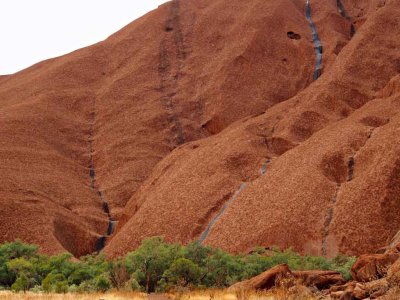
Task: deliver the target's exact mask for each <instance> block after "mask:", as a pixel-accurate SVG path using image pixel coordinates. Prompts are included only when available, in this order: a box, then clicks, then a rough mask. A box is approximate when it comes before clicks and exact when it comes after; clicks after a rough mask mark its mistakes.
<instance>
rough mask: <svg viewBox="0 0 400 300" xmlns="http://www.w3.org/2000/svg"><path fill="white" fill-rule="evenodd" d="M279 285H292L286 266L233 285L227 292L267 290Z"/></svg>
mask: <svg viewBox="0 0 400 300" xmlns="http://www.w3.org/2000/svg"><path fill="white" fill-rule="evenodd" d="M281 285H285V286H293V285H294V276H293V273H292V271H290V269H289V266H288V265H287V264H281V265H278V266H275V267H273V268H271V269H269V270H267V271H265V272H263V273H261V274H260V275H258V276H256V277H253V278H251V279H249V280H245V281H241V282H238V283H235V284H234V285H232V286H231V287H230V288H229V290H250V289H252V290H254V289H255V290H268V289H271V288H273V287H275V286H281Z"/></svg>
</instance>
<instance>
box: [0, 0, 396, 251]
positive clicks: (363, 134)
mask: <svg viewBox="0 0 400 300" xmlns="http://www.w3.org/2000/svg"><path fill="white" fill-rule="evenodd" d="M309 9H310V11H311V15H310V14H308V13H307V12H308V11H309ZM399 30H400V2H399V1H397V0H386V1H375V0H362V1H350V0H342V1H336V0H311V1H303V0H282V1H274V0H268V1H266V0H252V1H239V0H232V1H226V0H213V1H211V0H180V1H179V0H175V1H170V2H168V3H166V4H164V5H162V6H160V7H159V8H158V9H157V10H155V11H152V12H150V13H149V14H147V15H145V16H144V17H142V18H140V19H138V20H136V21H134V22H132V23H131V24H130V25H128V26H126V27H125V28H123V29H122V30H121V31H119V32H117V33H116V34H114V35H112V36H111V37H109V38H108V39H107V40H105V41H103V42H101V43H98V44H96V45H93V46H91V47H88V48H84V49H81V50H78V51H75V52H73V53H71V54H68V55H65V56H62V57H59V58H55V59H50V60H47V61H44V62H41V63H39V64H37V65H34V66H32V67H30V68H28V69H26V70H24V71H21V72H19V73H16V74H13V75H8V76H1V77H0V141H1V142H0V160H1V163H0V182H1V185H0V214H1V216H2V218H1V219H0V225H1V226H0V242H3V241H11V240H14V239H15V238H21V239H23V240H24V241H26V242H29V243H36V244H38V245H40V247H41V249H42V250H43V251H44V252H46V253H59V252H64V251H69V252H71V253H72V254H74V255H75V256H80V255H84V254H88V253H91V252H94V251H96V250H102V248H103V246H105V248H104V251H105V252H106V254H107V255H109V256H112V257H115V256H119V255H122V254H125V253H126V252H128V251H130V250H132V249H134V248H135V247H136V246H137V245H138V244H139V243H140V241H141V240H142V239H143V238H144V237H148V236H155V235H163V236H165V238H166V240H167V241H179V242H183V243H187V242H190V241H195V240H199V239H201V240H202V242H203V244H205V245H212V246H215V247H221V248H223V249H226V250H230V251H234V252H240V251H249V250H251V249H252V248H253V247H254V246H256V245H260V246H265V247H268V246H272V245H276V246H279V247H281V248H287V247H293V248H294V249H295V250H297V251H300V252H303V253H310V254H314V255H325V256H329V257H332V256H335V255H336V254H337V253H339V252H341V253H344V254H348V255H354V254H361V253H367V252H371V251H374V250H376V249H379V248H382V247H383V246H386V245H387V244H388V243H389V242H390V240H391V239H392V238H393V237H394V236H395V235H396V233H397V232H398V231H399V230H400V205H399V203H400V202H399V201H400V198H399V197H400V196H399V195H400V190H399V187H400V184H399V183H400V160H399V154H400V134H399V130H400V115H399V114H398V112H399V111H400V52H399V49H400V39H399V38H398V34H397V33H398V32H399ZM315 33H317V38H318V39H315ZM317 43H318V45H317ZM316 72H317V73H318V74H317V75H318V76H316ZM243 185H244V186H245V187H246V188H244V189H241V186H243ZM239 190H240V192H239V193H238V191H239ZM232 199H233V200H234V201H232ZM105 204H106V205H107V209H105ZM204 232H206V233H207V234H204ZM299 233H301V234H299ZM99 243H101V245H100V244H99Z"/></svg>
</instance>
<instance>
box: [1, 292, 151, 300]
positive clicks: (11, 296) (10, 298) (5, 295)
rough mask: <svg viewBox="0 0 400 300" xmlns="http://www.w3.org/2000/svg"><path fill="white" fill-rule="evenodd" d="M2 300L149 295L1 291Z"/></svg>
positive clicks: (113, 299)
mask: <svg viewBox="0 0 400 300" xmlns="http://www.w3.org/2000/svg"><path fill="white" fill-rule="evenodd" d="M0 299H1V300H39V299H40V300H41V299H44V300H100V299H104V300H125V299H130V300H144V299H148V297H147V295H145V294H140V293H133V292H115V293H114V292H110V293H105V294H102V293H90V294H75V293H74V294H71V293H68V294H45V293H43V294H42V293H37V294H36V293H25V294H24V293H12V292H0Z"/></svg>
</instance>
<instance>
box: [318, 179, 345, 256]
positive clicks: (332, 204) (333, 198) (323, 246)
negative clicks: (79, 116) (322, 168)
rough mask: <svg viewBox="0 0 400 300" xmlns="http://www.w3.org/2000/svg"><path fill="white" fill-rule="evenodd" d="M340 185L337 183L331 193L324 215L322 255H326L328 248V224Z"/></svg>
mask: <svg viewBox="0 0 400 300" xmlns="http://www.w3.org/2000/svg"><path fill="white" fill-rule="evenodd" d="M341 186H342V184H341V183H337V185H336V189H335V193H334V194H333V196H332V198H331V201H330V204H329V207H328V210H327V211H326V215H325V222H324V231H323V235H322V255H324V256H326V255H327V248H328V247H327V243H328V242H327V240H328V236H329V231H330V226H331V223H332V219H333V214H334V210H335V205H336V202H337V198H338V195H339V192H340V188H341Z"/></svg>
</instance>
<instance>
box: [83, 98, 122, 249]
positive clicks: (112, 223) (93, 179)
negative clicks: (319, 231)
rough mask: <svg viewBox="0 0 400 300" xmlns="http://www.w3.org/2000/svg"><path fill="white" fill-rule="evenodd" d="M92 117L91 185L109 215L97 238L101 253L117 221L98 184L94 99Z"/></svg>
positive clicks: (90, 144) (97, 245) (90, 139)
mask: <svg viewBox="0 0 400 300" xmlns="http://www.w3.org/2000/svg"><path fill="white" fill-rule="evenodd" d="M91 117H92V120H91V122H92V126H91V131H90V134H89V150H90V154H89V176H90V181H91V187H92V189H93V190H94V191H95V192H96V194H97V196H98V197H99V199H100V201H101V205H102V208H103V211H104V212H105V213H106V214H107V217H108V227H107V232H106V234H105V235H102V236H101V237H100V238H99V239H98V240H97V244H96V249H95V251H96V252H97V253H99V252H100V251H101V250H103V248H104V247H105V245H106V240H107V237H109V236H111V235H112V234H113V233H114V229H115V224H116V221H114V219H113V218H112V216H111V212H110V208H109V205H108V201H107V199H106V197H105V196H104V193H103V192H102V191H101V190H100V188H99V186H98V184H97V182H96V168H95V165H94V159H93V155H94V149H93V139H94V126H95V122H96V101H95V100H93V112H92V114H91Z"/></svg>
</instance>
